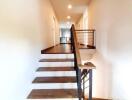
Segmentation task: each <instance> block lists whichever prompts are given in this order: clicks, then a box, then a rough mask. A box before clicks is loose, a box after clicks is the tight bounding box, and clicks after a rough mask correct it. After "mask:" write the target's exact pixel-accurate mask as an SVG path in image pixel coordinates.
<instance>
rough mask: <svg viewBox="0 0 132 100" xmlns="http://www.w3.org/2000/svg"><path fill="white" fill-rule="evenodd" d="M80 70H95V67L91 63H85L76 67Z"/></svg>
mask: <svg viewBox="0 0 132 100" xmlns="http://www.w3.org/2000/svg"><path fill="white" fill-rule="evenodd" d="M78 66H79V68H80V69H95V68H96V66H95V65H94V64H93V63H92V62H87V63H85V64H84V65H78Z"/></svg>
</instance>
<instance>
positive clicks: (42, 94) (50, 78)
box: [27, 54, 78, 100]
mask: <svg viewBox="0 0 132 100" xmlns="http://www.w3.org/2000/svg"><path fill="white" fill-rule="evenodd" d="M61 56H62V58H61ZM41 58H42V59H41V60H40V61H39V63H40V66H39V67H38V69H37V70H36V76H35V79H34V80H33V82H32V91H31V93H30V94H29V95H28V97H27V99H28V100H34V99H35V100H78V92H77V80H76V72H75V70H74V55H73V54H62V55H61V54H42V56H41Z"/></svg>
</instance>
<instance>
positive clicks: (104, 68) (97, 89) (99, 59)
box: [90, 51, 112, 99]
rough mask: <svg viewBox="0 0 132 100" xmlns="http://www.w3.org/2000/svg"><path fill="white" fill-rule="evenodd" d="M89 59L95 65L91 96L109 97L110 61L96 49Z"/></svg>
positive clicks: (110, 84)
mask: <svg viewBox="0 0 132 100" xmlns="http://www.w3.org/2000/svg"><path fill="white" fill-rule="evenodd" d="M90 61H91V62H93V64H94V65H95V66H96V69H94V71H93V97H97V98H104V99H111V93H112V92H111V91H112V89H111V86H112V63H111V62H110V61H108V60H107V58H105V57H104V56H103V55H101V53H100V52H98V51H96V53H95V54H94V55H93V58H92V59H91V60H90Z"/></svg>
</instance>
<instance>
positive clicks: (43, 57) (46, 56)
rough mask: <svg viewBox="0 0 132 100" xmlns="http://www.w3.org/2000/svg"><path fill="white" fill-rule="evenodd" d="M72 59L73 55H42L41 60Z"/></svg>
mask: <svg viewBox="0 0 132 100" xmlns="http://www.w3.org/2000/svg"><path fill="white" fill-rule="evenodd" d="M50 58H51V59H72V58H74V55H73V54H42V55H41V59H50Z"/></svg>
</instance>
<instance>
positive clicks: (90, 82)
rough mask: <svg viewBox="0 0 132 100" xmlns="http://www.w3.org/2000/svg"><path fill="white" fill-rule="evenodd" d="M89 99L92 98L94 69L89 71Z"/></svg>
mask: <svg viewBox="0 0 132 100" xmlns="http://www.w3.org/2000/svg"><path fill="white" fill-rule="evenodd" d="M89 100H92V69H90V71H89Z"/></svg>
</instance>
